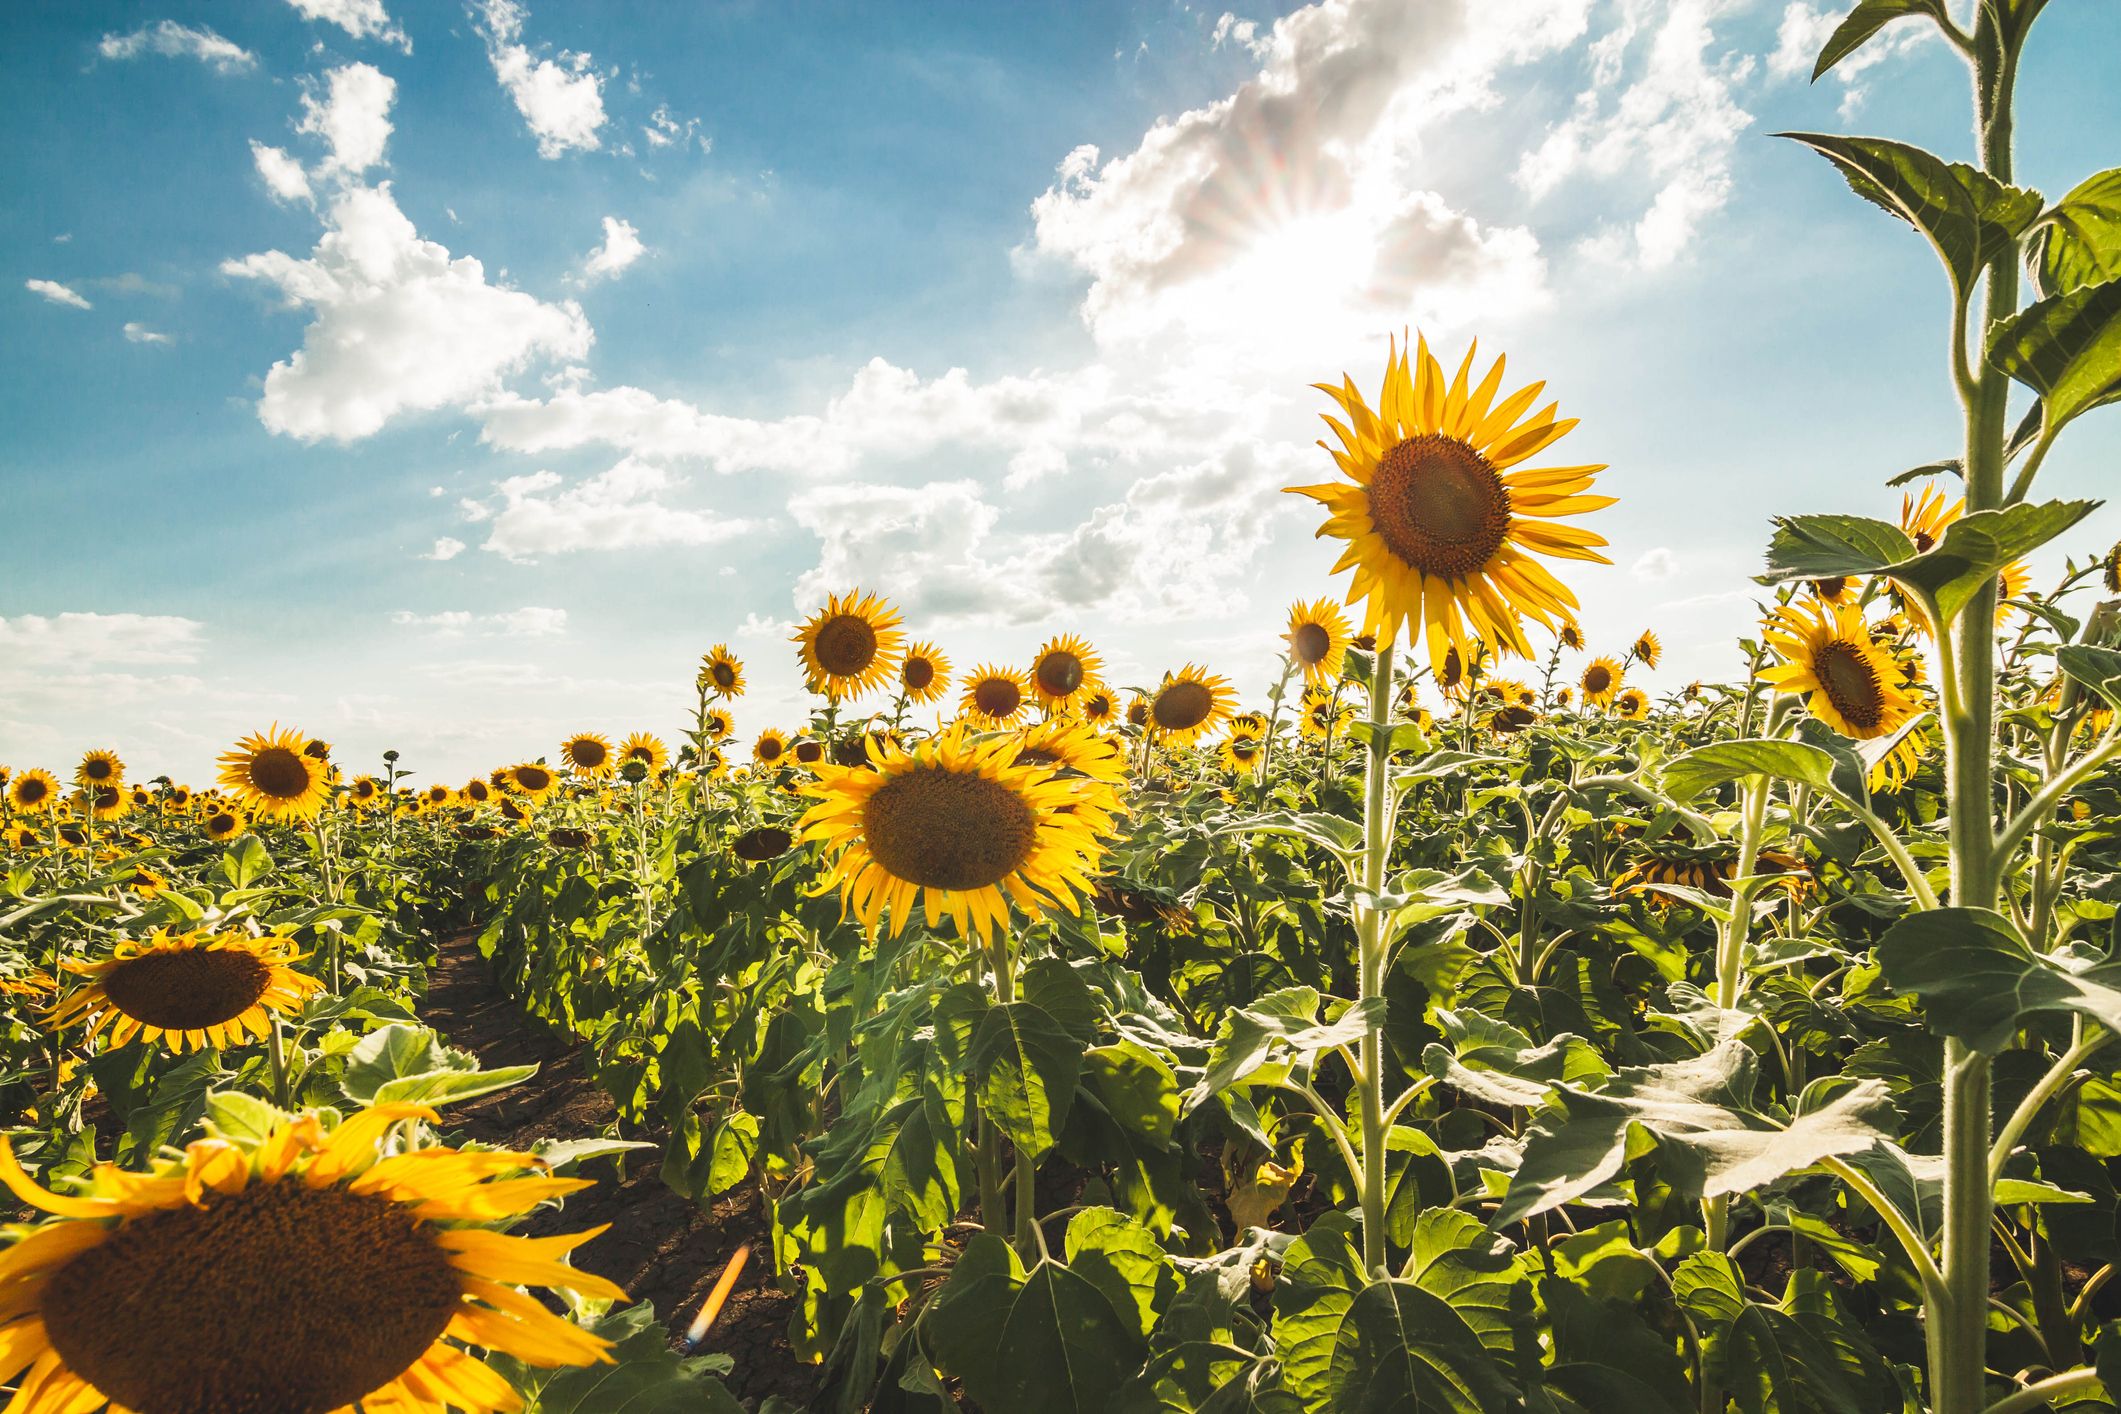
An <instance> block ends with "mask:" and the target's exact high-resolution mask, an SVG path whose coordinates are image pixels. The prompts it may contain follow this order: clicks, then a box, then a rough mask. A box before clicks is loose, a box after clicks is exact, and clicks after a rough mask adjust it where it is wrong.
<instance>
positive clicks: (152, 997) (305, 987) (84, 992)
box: [49, 931, 323, 1053]
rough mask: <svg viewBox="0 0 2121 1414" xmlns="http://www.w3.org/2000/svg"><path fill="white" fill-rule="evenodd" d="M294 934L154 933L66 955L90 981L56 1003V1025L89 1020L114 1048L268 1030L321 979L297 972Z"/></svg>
mask: <svg viewBox="0 0 2121 1414" xmlns="http://www.w3.org/2000/svg"><path fill="white" fill-rule="evenodd" d="M301 957H302V955H301V954H300V953H298V952H296V951H295V945H294V943H293V941H292V940H291V939H288V938H276V937H269V938H253V937H249V936H247V935H245V934H242V933H170V932H166V931H158V932H156V933H154V934H153V935H152V936H150V937H149V938H147V939H146V940H145V941H143V942H126V943H120V944H119V945H118V947H117V950H116V951H115V952H113V953H112V954H111V956H110V957H108V958H105V959H104V960H103V961H101V962H69V963H67V964H66V967H67V970H68V971H69V972H73V973H75V974H77V975H78V976H80V977H82V978H84V979H86V980H85V981H84V982H83V983H82V985H80V986H78V987H76V988H74V989H73V990H72V991H70V992H68V993H67V994H66V995H65V996H64V997H62V998H60V1000H59V1002H58V1004H57V1005H56V1006H54V1007H53V1008H52V1010H51V1013H50V1016H49V1020H50V1022H51V1024H52V1025H54V1026H71V1025H73V1024H75V1023H76V1022H81V1021H86V1022H87V1023H88V1035H89V1036H90V1037H91V1038H93V1037H95V1036H98V1035H102V1034H104V1033H105V1032H108V1033H109V1044H110V1045H111V1046H114V1047H115V1046H123V1045H127V1044H129V1043H130V1042H131V1041H132V1040H133V1039H134V1038H136V1037H137V1038H139V1039H142V1040H145V1041H150V1042H152V1041H158V1040H159V1041H166V1042H167V1044H168V1046H169V1048H170V1049H171V1050H172V1051H177V1052H180V1053H181V1052H183V1051H184V1050H185V1049H187V1048H189V1049H192V1050H202V1049H204V1048H205V1047H207V1046H215V1047H220V1046H238V1045H241V1044H243V1042H245V1041H247V1040H250V1039H252V1038H253V1037H255V1038H258V1039H260V1040H262V1039H263V1038H264V1037H266V1036H267V1035H269V1034H271V1031H272V1016H273V1013H274V1012H294V1011H298V1010H300V1009H301V1006H302V1003H303V1002H304V1001H305V1000H307V999H308V998H309V997H310V996H311V995H313V994H314V993H316V992H317V991H319V990H321V989H322V987H323V984H322V983H321V982H318V981H316V980H315V979H314V978H311V977H305V976H303V975H302V974H301V973H299V972H297V971H295V970H294V964H295V963H296V962H298V961H300V960H301Z"/></svg>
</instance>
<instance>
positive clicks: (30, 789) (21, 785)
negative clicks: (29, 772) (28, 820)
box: [15, 776, 52, 805]
mask: <svg viewBox="0 0 2121 1414" xmlns="http://www.w3.org/2000/svg"><path fill="white" fill-rule="evenodd" d="M51 793H52V791H51V787H50V786H48V785H46V784H45V783H44V782H43V781H41V780H39V779H37V778H36V777H34V776H32V777H30V778H29V779H28V780H23V781H17V782H16V783H15V799H16V801H18V802H19V803H21V804H23V805H41V804H43V803H44V798H45V797H46V796H48V795H50V794H51Z"/></svg>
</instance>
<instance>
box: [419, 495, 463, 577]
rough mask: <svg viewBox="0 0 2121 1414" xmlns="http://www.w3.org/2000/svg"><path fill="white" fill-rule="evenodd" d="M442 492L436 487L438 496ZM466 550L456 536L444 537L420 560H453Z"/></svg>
mask: <svg viewBox="0 0 2121 1414" xmlns="http://www.w3.org/2000/svg"><path fill="white" fill-rule="evenodd" d="M441 490H442V488H441V487H439V486H437V487H435V492H436V494H438V495H439V494H440V493H441ZM464 550H465V545H464V542H463V541H461V540H459V539H457V538H456V537H455V536H454V535H444V536H441V537H440V538H438V539H437V540H436V541H435V547H434V549H432V550H429V551H428V552H427V553H426V554H424V555H422V556H420V558H421V559H423V560H453V559H455V558H456V557H457V556H459V555H461V554H463V553H464Z"/></svg>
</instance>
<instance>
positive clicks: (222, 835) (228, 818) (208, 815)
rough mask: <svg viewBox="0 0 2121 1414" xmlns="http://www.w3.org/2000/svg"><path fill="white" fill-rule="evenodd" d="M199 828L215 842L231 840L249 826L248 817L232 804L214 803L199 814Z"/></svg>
mask: <svg viewBox="0 0 2121 1414" xmlns="http://www.w3.org/2000/svg"><path fill="white" fill-rule="evenodd" d="M199 828H200V829H202V830H204V831H205V832H206V837H207V838H208V839H210V840H213V841H215V842H217V843H218V842H220V841H222V840H232V839H234V838H235V837H236V836H237V835H240V834H242V833H243V832H244V831H245V830H247V829H249V828H250V817H249V816H248V815H245V814H244V813H243V812H242V811H241V810H239V809H237V808H236V807H235V806H233V805H216V806H213V807H212V808H210V809H208V810H207V811H206V812H205V813H203V814H202V815H200V817H199Z"/></svg>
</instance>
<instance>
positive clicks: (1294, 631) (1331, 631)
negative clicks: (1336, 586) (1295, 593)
mask: <svg viewBox="0 0 2121 1414" xmlns="http://www.w3.org/2000/svg"><path fill="white" fill-rule="evenodd" d="M1354 636H1355V630H1354V629H1353V628H1351V627H1349V625H1348V616H1347V615H1345V614H1343V613H1342V612H1341V611H1340V606H1339V605H1337V604H1335V603H1334V602H1333V601H1332V600H1331V599H1320V600H1317V601H1315V602H1313V603H1310V604H1306V603H1304V602H1302V601H1301V600H1299V601H1297V602H1296V603H1294V604H1292V605H1290V606H1289V632H1288V643H1289V656H1290V657H1292V658H1294V659H1295V660H1296V666H1297V667H1299V668H1302V669H1303V673H1304V681H1306V682H1313V683H1318V682H1331V681H1333V680H1334V679H1335V678H1337V677H1339V676H1340V669H1341V665H1342V664H1343V663H1344V662H1345V661H1346V660H1347V656H1348V640H1349V639H1350V638H1352V637H1354Z"/></svg>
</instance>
